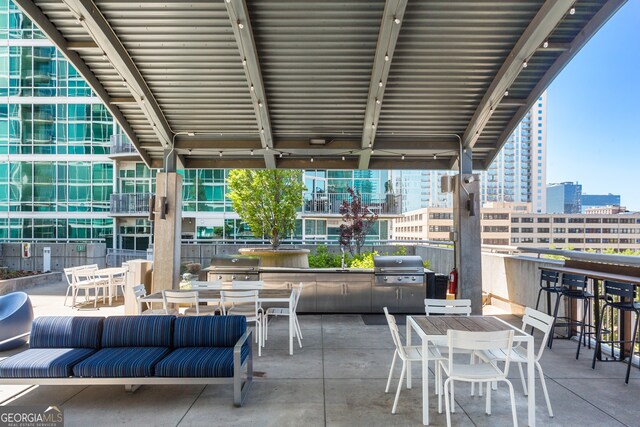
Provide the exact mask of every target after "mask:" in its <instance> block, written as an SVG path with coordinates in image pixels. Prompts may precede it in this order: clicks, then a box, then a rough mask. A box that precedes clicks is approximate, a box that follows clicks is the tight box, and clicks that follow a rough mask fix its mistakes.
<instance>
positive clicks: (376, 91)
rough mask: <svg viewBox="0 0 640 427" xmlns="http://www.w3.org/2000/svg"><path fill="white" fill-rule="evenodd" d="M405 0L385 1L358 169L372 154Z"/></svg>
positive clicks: (370, 82) (367, 164)
mask: <svg viewBox="0 0 640 427" xmlns="http://www.w3.org/2000/svg"><path fill="white" fill-rule="evenodd" d="M407 1H408V0H387V1H386V3H385V5H384V12H383V14H382V21H381V23H380V32H379V33H378V44H377V46H376V54H375V57H374V60H373V68H372V70H371V79H370V80H369V96H368V98H367V108H366V110H365V114H364V124H363V127H362V143H361V148H362V149H363V151H362V152H361V153H360V161H359V162H358V168H359V169H367V168H368V167H369V161H370V159H371V151H372V149H373V143H374V140H375V137H376V129H377V126H378V119H379V118H380V110H381V108H382V98H383V97H384V90H385V88H386V87H387V79H388V78H389V70H390V69H391V61H392V60H393V52H394V51H395V48H396V43H397V42H398V36H399V35H400V28H401V27H402V20H403V18H404V11H405V9H406V8H407Z"/></svg>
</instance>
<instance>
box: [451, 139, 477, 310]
mask: <svg viewBox="0 0 640 427" xmlns="http://www.w3.org/2000/svg"><path fill="white" fill-rule="evenodd" d="M471 160H472V159H471V150H464V151H463V152H461V153H460V159H459V163H460V174H459V175H457V176H455V177H454V178H455V181H454V191H453V226H454V230H455V232H456V233H455V261H456V268H457V270H458V292H457V296H456V297H457V298H462V299H470V300H471V308H472V311H473V314H482V254H481V248H480V246H481V243H482V242H481V238H480V218H481V216H480V215H481V214H480V176H479V175H477V174H476V175H474V174H473V167H472V162H471Z"/></svg>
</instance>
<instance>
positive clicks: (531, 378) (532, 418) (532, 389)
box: [527, 335, 536, 427]
mask: <svg viewBox="0 0 640 427" xmlns="http://www.w3.org/2000/svg"><path fill="white" fill-rule="evenodd" d="M533 346H534V340H533V335H532V336H531V338H530V339H529V340H528V341H527V377H528V378H527V383H528V384H527V388H528V391H529V396H528V403H527V406H528V409H529V427H535V425H536V372H535V360H536V359H535V353H534V348H533Z"/></svg>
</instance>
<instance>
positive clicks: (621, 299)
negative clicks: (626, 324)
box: [591, 280, 640, 384]
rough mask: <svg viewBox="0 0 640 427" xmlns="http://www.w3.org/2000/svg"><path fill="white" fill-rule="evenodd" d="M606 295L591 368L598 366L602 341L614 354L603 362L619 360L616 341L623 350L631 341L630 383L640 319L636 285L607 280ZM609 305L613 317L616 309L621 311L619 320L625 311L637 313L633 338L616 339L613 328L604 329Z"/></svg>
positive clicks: (628, 371) (628, 366) (627, 379)
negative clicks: (615, 348)
mask: <svg viewBox="0 0 640 427" xmlns="http://www.w3.org/2000/svg"><path fill="white" fill-rule="evenodd" d="M604 296H605V299H606V301H607V302H606V303H605V305H603V306H602V311H601V312H600V322H599V324H598V329H597V334H596V348H595V352H594V353H593V362H592V363H591V369H595V368H596V358H597V355H598V350H600V347H601V345H602V343H605V344H611V354H612V356H613V359H607V360H602V362H614V361H617V359H616V358H615V355H614V353H613V344H614V343H616V342H617V343H618V345H619V348H620V351H621V352H622V351H623V349H624V347H623V344H626V343H631V354H630V355H629V362H628V363H627V376H626V378H625V380H624V382H625V383H627V384H629V373H630V372H631V363H632V362H633V353H634V351H635V347H636V336H637V332H638V323H639V321H640V303H638V302H635V299H636V287H635V286H634V285H633V284H631V283H622V282H614V281H611V280H605V281H604ZM607 307H611V317H612V318H613V313H614V310H618V311H619V313H618V322H620V319H621V316H623V313H625V312H630V311H631V312H634V313H635V314H636V322H635V325H634V327H633V338H631V340H625V339H624V337H619V338H620V339H618V340H614V339H613V338H614V337H613V328H611V330H610V331H605V330H603V329H602V323H603V322H604V312H605V310H606V309H607ZM618 331H620V328H619V327H618ZM602 335H609V338H610V339H607V340H604V339H602ZM621 354H622V353H621ZM621 359H622V357H621Z"/></svg>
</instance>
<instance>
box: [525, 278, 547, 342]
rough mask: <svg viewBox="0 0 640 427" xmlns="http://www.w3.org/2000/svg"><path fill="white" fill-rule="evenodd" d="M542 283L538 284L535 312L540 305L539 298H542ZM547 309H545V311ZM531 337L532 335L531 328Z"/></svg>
mask: <svg viewBox="0 0 640 427" xmlns="http://www.w3.org/2000/svg"><path fill="white" fill-rule="evenodd" d="M542 289H543V288H542V283H541V284H540V290H538V299H537V300H536V310H537V309H538V306H539V305H540V297H541V296H542ZM548 309H549V308H548V307H547V310H548ZM530 334H531V335H533V326H532V327H531V332H530Z"/></svg>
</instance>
